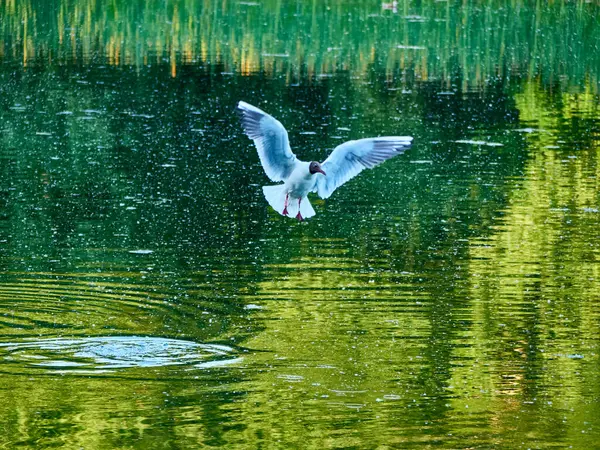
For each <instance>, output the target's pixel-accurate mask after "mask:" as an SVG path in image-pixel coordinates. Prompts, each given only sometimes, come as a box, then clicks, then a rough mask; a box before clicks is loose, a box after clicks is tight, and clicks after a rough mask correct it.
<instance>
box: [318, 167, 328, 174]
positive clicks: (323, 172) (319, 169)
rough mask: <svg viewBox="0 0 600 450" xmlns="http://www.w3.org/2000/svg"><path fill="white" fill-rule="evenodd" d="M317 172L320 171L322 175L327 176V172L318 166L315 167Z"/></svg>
mask: <svg viewBox="0 0 600 450" xmlns="http://www.w3.org/2000/svg"><path fill="white" fill-rule="evenodd" d="M317 172H320V173H322V174H323V175H325V176H327V174H326V173H325V171H324V170H323V169H321V168H320V167H319V168H318V169H317Z"/></svg>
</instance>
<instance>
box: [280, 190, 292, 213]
mask: <svg viewBox="0 0 600 450" xmlns="http://www.w3.org/2000/svg"><path fill="white" fill-rule="evenodd" d="M289 195H290V194H289V193H287V194H285V203H284V204H283V212H282V213H281V214H283V215H284V216H287V215H288V210H287V205H288V197H289Z"/></svg>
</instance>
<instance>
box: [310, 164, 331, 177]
mask: <svg viewBox="0 0 600 450" xmlns="http://www.w3.org/2000/svg"><path fill="white" fill-rule="evenodd" d="M308 171H309V172H310V174H311V175H314V174H315V173H317V172H318V173H322V174H323V175H327V174H326V173H325V171H324V170H323V168H322V167H321V164H319V163H318V162H317V161H312V162H311V163H310V166H308Z"/></svg>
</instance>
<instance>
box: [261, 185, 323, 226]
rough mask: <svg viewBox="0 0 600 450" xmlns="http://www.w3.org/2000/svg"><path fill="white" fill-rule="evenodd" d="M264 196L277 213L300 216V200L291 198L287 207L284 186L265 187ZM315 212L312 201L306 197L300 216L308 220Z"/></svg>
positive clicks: (302, 201)
mask: <svg viewBox="0 0 600 450" xmlns="http://www.w3.org/2000/svg"><path fill="white" fill-rule="evenodd" d="M263 194H265V198H266V199H267V202H269V205H271V208H273V209H274V210H275V211H277V212H278V213H279V214H281V215H282V216H287V217H292V218H296V216H297V215H298V199H297V198H292V197H289V198H288V199H287V205H286V190H285V185H284V184H278V185H275V186H263ZM315 214H316V213H315V210H314V209H313V207H312V205H311V204H310V201H309V200H308V198H307V197H304V198H303V199H302V200H301V201H300V215H301V216H302V219H308V218H309V217H312V216H314V215H315Z"/></svg>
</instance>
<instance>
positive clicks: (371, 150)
mask: <svg viewBox="0 0 600 450" xmlns="http://www.w3.org/2000/svg"><path fill="white" fill-rule="evenodd" d="M412 139H413V138H412V137H410V136H386V137H378V138H369V139H360V140H358V141H349V142H345V143H343V144H341V145H338V146H337V147H336V148H335V149H334V150H333V152H331V155H329V158H327V159H326V160H325V162H323V164H321V167H322V168H323V170H324V171H325V173H326V174H327V175H326V176H324V177H323V176H320V177H318V179H317V185H316V189H315V191H316V192H317V193H318V194H319V197H321V198H327V197H329V196H330V195H331V194H332V193H333V191H335V190H336V189H337V188H338V187H340V186H341V185H342V184H344V183H345V182H346V181H348V180H349V179H351V178H353V177H355V176H356V175H358V174H359V173H360V172H362V171H363V169H372V168H373V167H375V166H376V165H378V164H380V163H382V162H383V161H385V160H387V159H389V158H393V157H394V156H397V155H400V154H402V153H403V152H404V151H405V150H406V149H408V148H410V146H411V142H412Z"/></svg>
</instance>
